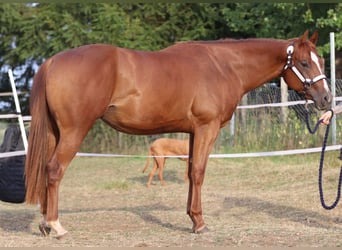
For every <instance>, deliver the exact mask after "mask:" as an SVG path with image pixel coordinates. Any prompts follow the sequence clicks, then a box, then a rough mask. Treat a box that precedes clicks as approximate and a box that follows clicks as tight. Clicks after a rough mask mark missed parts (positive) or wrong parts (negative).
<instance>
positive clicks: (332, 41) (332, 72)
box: [330, 32, 336, 145]
mask: <svg viewBox="0 0 342 250" xmlns="http://www.w3.org/2000/svg"><path fill="white" fill-rule="evenodd" d="M335 73H336V72H335V33H334V32H330V79H331V94H332V102H331V108H334V107H335V106H336V101H335V97H336V79H335V77H336V75H335ZM331 128H332V131H331V143H332V145H335V144H336V117H335V116H334V117H333V118H332V120H331Z"/></svg>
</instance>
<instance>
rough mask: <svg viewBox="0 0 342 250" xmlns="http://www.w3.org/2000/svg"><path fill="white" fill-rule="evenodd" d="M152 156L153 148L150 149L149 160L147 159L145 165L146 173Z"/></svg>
mask: <svg viewBox="0 0 342 250" xmlns="http://www.w3.org/2000/svg"><path fill="white" fill-rule="evenodd" d="M151 156H152V152H151V149H150V150H149V151H148V156H147V160H146V164H145V167H144V169H143V171H142V172H143V173H145V171H146V169H147V168H148V166H149V165H150V158H151Z"/></svg>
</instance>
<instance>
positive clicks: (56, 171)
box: [47, 162, 63, 184]
mask: <svg viewBox="0 0 342 250" xmlns="http://www.w3.org/2000/svg"><path fill="white" fill-rule="evenodd" d="M47 176H48V178H47V181H48V184H55V183H56V182H58V181H60V180H61V179H62V176H63V171H62V168H61V166H60V164H58V163H57V162H49V163H48V164H47Z"/></svg>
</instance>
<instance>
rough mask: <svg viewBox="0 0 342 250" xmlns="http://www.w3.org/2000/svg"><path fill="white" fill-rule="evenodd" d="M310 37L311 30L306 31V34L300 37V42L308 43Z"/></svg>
mask: <svg viewBox="0 0 342 250" xmlns="http://www.w3.org/2000/svg"><path fill="white" fill-rule="evenodd" d="M308 35H309V30H306V31H305V32H304V34H303V35H302V36H301V37H300V41H301V42H302V43H304V42H306V40H308Z"/></svg>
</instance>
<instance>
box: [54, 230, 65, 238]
mask: <svg viewBox="0 0 342 250" xmlns="http://www.w3.org/2000/svg"><path fill="white" fill-rule="evenodd" d="M67 234H68V231H65V232H63V233H62V234H58V235H56V236H55V238H56V239H57V240H62V239H63V238H64V237H65V236H66V235H67Z"/></svg>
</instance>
